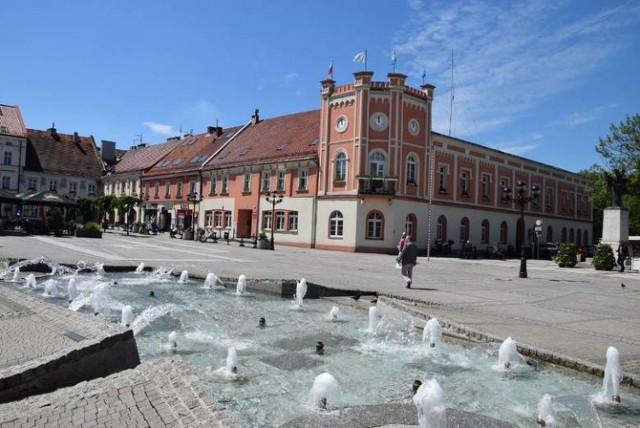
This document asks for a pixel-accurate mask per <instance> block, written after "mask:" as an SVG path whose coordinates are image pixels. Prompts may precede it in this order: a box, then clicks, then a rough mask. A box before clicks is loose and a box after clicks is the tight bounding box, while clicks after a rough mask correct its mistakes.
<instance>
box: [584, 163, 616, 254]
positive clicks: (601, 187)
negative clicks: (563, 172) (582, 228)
mask: <svg viewBox="0 0 640 428" xmlns="http://www.w3.org/2000/svg"><path fill="white" fill-rule="evenodd" d="M604 172H605V171H604V170H603V169H602V167H600V166H599V165H593V166H591V168H589V169H585V170H582V171H580V173H579V174H580V175H582V176H584V177H586V178H588V179H589V180H591V182H592V183H593V187H592V188H591V189H590V190H589V199H590V200H591V203H592V209H593V237H592V239H593V241H595V240H596V239H597V238H598V237H601V236H602V218H603V215H604V209H605V208H606V207H608V206H610V205H611V192H610V190H609V188H608V186H607V180H606V176H605V174H604ZM593 241H592V242H593ZM592 242H589V243H588V244H591V243H592ZM585 245H587V243H585Z"/></svg>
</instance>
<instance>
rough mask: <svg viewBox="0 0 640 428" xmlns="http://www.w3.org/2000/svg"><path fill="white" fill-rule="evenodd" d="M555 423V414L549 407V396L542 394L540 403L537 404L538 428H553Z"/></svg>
mask: <svg viewBox="0 0 640 428" xmlns="http://www.w3.org/2000/svg"><path fill="white" fill-rule="evenodd" d="M555 423H556V420H555V414H554V412H553V407H552V406H551V396H550V395H549V394H544V395H543V396H542V399H541V400H540V402H538V426H540V427H546V428H553V427H554V426H555Z"/></svg>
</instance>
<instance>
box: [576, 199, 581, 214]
mask: <svg viewBox="0 0 640 428" xmlns="http://www.w3.org/2000/svg"><path fill="white" fill-rule="evenodd" d="M577 202H578V214H580V213H582V196H581V195H578V200H577Z"/></svg>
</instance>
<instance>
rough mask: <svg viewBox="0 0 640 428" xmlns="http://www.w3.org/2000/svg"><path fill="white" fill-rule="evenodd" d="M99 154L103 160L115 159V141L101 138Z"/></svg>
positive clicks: (110, 160) (111, 160)
mask: <svg viewBox="0 0 640 428" xmlns="http://www.w3.org/2000/svg"><path fill="white" fill-rule="evenodd" d="M101 145H102V147H101V148H100V154H101V155H102V160H104V161H105V162H113V161H114V160H116V143H115V142H113V141H108V140H102V141H101Z"/></svg>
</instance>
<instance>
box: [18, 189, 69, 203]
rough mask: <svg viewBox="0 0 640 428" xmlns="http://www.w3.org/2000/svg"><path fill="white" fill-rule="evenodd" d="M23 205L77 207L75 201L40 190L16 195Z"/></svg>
mask: <svg viewBox="0 0 640 428" xmlns="http://www.w3.org/2000/svg"><path fill="white" fill-rule="evenodd" d="M17 196H18V197H19V198H20V199H21V200H22V203H23V204H24V205H41V206H42V205H45V206H58V207H78V206H80V204H78V203H77V202H76V201H74V200H73V199H71V198H68V197H66V196H62V195H58V194H57V193H56V192H52V191H50V190H41V191H39V192H33V191H27V192H24V193H19V194H18V195H17Z"/></svg>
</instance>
